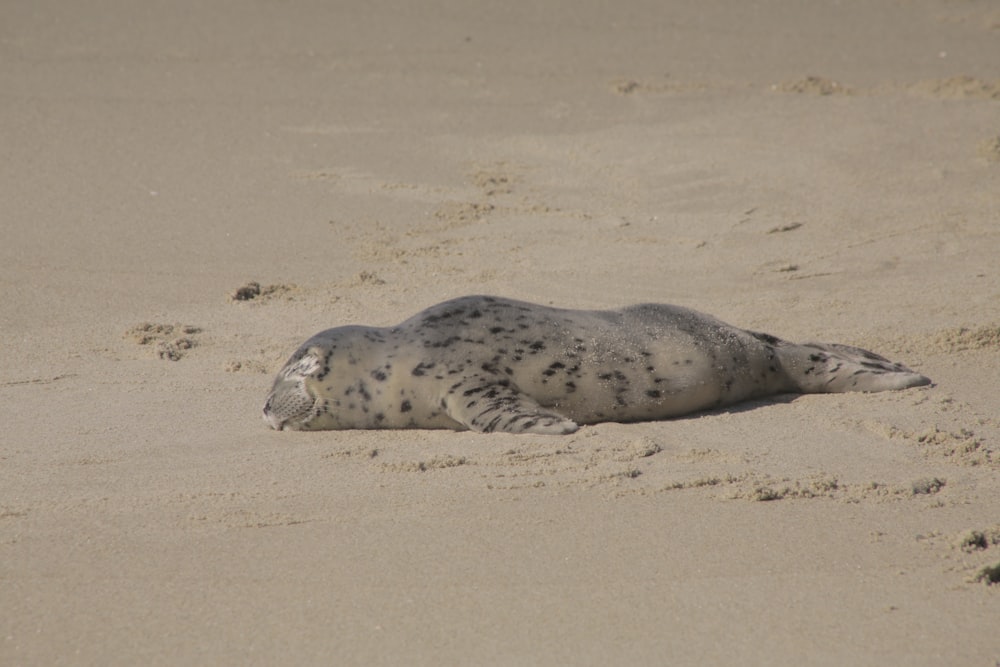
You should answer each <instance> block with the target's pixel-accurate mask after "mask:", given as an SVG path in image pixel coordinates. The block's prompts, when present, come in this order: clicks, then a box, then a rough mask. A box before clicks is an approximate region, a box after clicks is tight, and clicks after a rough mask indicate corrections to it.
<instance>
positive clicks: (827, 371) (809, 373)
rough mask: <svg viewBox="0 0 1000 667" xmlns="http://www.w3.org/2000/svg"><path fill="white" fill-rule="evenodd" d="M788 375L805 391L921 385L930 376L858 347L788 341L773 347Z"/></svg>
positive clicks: (874, 388)
mask: <svg viewBox="0 0 1000 667" xmlns="http://www.w3.org/2000/svg"><path fill="white" fill-rule="evenodd" d="M777 351H778V357H779V359H780V360H781V364H782V366H783V367H784V369H785V371H786V373H787V374H788V377H789V378H790V379H791V380H792V382H794V383H795V384H796V386H797V388H798V389H799V391H801V392H803V393H807V394H812V393H834V392H846V391H890V390H894V389H908V388H910V387H922V386H924V385H928V384H930V383H931V380H930V378H928V377H925V376H923V375H921V374H920V373H916V372H914V371H912V370H910V369H909V368H907V367H906V366H904V365H903V364H897V363H895V362H892V361H889V360H888V359H886V358H885V357H880V356H879V355H877V354H875V353H874V352H869V351H868V350H863V349H861V348H860V347H851V346H850V345H839V344H837V343H805V344H803V345H796V344H794V343H788V344H786V345H782V346H780V347H778V348H777Z"/></svg>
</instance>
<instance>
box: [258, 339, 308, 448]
mask: <svg viewBox="0 0 1000 667" xmlns="http://www.w3.org/2000/svg"><path fill="white" fill-rule="evenodd" d="M321 368H322V364H321V362H320V358H318V357H317V356H316V354H315V353H313V351H312V350H309V349H306V350H305V351H304V353H303V354H302V356H301V357H299V358H298V359H297V360H296V359H294V358H293V360H292V361H291V362H290V363H288V364H286V365H285V367H284V368H283V369H282V370H281V372H280V373H279V374H278V377H276V378H275V379H274V386H273V387H271V393H270V394H268V397H267V400H266V401H265V402H264V421H265V422H267V424H268V425H269V426H270V427H271V428H273V429H275V430H277V431H281V430H283V429H291V430H294V431H299V430H308V429H309V422H310V421H311V420H313V419H315V418H316V417H317V416H318V415H319V410H320V408H319V404H320V403H321V401H317V400H316V398H315V397H314V396H313V395H312V394H311V393H310V392H309V388H308V381H309V380H310V379H311V378H313V377H314V376H315V375H316V373H317V372H319V370H320V369H321Z"/></svg>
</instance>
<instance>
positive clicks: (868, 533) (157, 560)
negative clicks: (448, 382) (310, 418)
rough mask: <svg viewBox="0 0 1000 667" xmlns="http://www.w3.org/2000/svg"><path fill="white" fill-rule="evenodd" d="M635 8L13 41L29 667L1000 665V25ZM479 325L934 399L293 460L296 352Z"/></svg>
mask: <svg viewBox="0 0 1000 667" xmlns="http://www.w3.org/2000/svg"><path fill="white" fill-rule="evenodd" d="M333 5H343V6H333ZM606 5H607V6H606V7H602V6H599V5H598V4H596V3H575V2H569V1H568V0H564V1H562V2H542V3H541V4H539V3H498V2H466V1H463V0H431V1H429V2H421V3H415V2H407V1H404V0H390V1H388V2H372V3H360V2H358V3H347V2H343V3H322V2H306V1H303V2H298V1H296V2H254V3H240V2H213V3H201V2H180V3H137V2H124V1H123V0H106V1H100V0H85V1H83V2H77V3H68V2H56V1H54V0H48V1H43V2H32V3H27V2H25V3H6V4H5V6H4V7H3V8H0V54H2V58H0V98H2V100H3V104H2V105H0V137H2V144H0V145H2V146H3V153H4V157H3V160H2V162H0V175H2V176H0V188H2V192H0V194H2V201H3V213H2V217H0V230H2V237H0V241H2V242H0V287H2V296H0V335H2V348H0V350H2V352H0V401H2V404H3V406H4V410H3V414H4V422H5V424H4V434H3V436H2V438H0V605H2V609H3V615H2V621H0V623H2V627H0V630H2V634H0V664H4V665H8V664H9V665H55V664H74V665H75V664H95V665H97V664H100V665H109V664H121V665H135V664H147V665H152V664H194V663H200V664H234V665H235V664H240V665H247V664H304V663H316V664H368V665H372V664H385V665H398V664H426V665H440V664H510V665H513V664H518V665H523V664H595V665H596V664H602V665H603V664H692V663H700V664H741V665H752V664H775V665H799V664H828V665H842V664H853V665H887V664H906V665H910V666H913V665H940V664H955V665H959V664H961V665H992V664H994V662H995V661H998V660H1000V630H998V628H1000V586H998V585H988V582H989V581H990V580H991V579H995V578H996V577H995V576H994V575H995V573H996V565H997V564H998V563H1000V544H998V543H1000V538H997V539H994V538H995V537H996V536H997V535H998V534H1000V533H998V531H1000V420H998V415H1000V392H998V391H997V378H998V377H1000V269H998V266H1000V152H998V148H997V146H998V137H1000V11H998V10H997V7H996V4H995V3H993V2H990V1H988V0H979V1H974V0H970V1H963V2H949V1H946V0H911V1H909V2H879V3H872V2H866V1H862V0H846V1H844V2H840V3H797V2H792V1H791V0H783V1H777V0H775V1H771V0H766V1H763V2H754V3H748V2H740V1H737V0H719V1H717V2H702V1H701V0H698V1H697V2H696V1H694V0H692V1H690V2H675V3H663V2H653V1H649V0H625V1H623V2H617V3H606ZM805 5H808V7H809V9H803V6H805ZM668 6H669V8H666V7H668ZM251 281H255V282H257V283H258V287H256V288H254V287H252V286H249V287H248V285H249V283H250V282H251ZM240 288H246V289H244V290H243V291H242V292H240V294H239V296H240V297H241V298H239V299H234V298H232V297H233V296H234V295H236V294H237V292H238V291H239V290H240ZM466 293H494V294H501V295H505V296H511V297H516V298H522V299H528V300H534V301H539V302H542V303H553V304H557V305H560V306H566V307H582V308H583V307H612V306H619V305H623V304H625V303H630V302H636V301H644V300H653V301H664V302H673V303H678V304H682V305H686V306H691V307H695V308H698V309H701V310H704V311H707V312H711V313H713V314H715V315H717V316H719V317H721V318H723V319H726V320H728V321H730V322H732V323H734V324H737V325H741V326H746V327H752V328H755V329H760V330H766V331H769V332H772V333H775V334H778V335H781V336H785V337H788V338H791V339H810V338H812V339H820V340H833V341H839V342H845V343H852V344H855V345H861V346H865V347H871V348H873V349H876V350H877V351H879V352H881V353H883V354H886V355H887V356H891V357H895V358H898V359H899V360H901V361H904V362H906V363H908V364H910V365H911V366H913V367H914V368H916V369H918V370H919V371H921V372H923V373H925V374H927V375H929V376H931V377H932V378H933V379H934V380H935V381H936V385H935V386H933V387H930V388H926V389H919V390H912V391H907V392H902V393H888V394H877V395H861V394H857V395H834V396H808V397H800V398H795V399H794V400H791V399H790V398H787V397H786V398H780V399H778V400H773V401H762V402H759V403H756V404H753V405H751V406H747V407H746V409H737V410H732V411H723V412H717V413H710V414H704V415H697V416H693V417H691V418H687V419H679V420H675V421H670V422H660V423H648V424H633V425H619V424H601V425H597V426H591V427H586V428H584V429H582V430H581V431H580V432H579V433H577V434H575V435H573V436H568V437H565V438H544V437H514V436H507V435H503V434H500V435H491V436H482V435H474V434H469V433H452V432H426V431H410V432H340V433H334V432H328V433H288V432H285V433H278V432H274V431H270V430H268V429H267V428H265V426H264V424H263V423H262V421H261V420H260V417H259V409H260V405H261V402H262V400H263V398H264V395H265V393H266V391H267V389H268V387H269V384H270V380H271V374H272V373H273V372H274V371H276V370H277V369H278V368H279V367H280V365H281V364H282V363H283V361H284V359H285V357H286V356H287V355H288V354H289V353H290V352H291V350H292V349H294V347H295V346H296V345H297V344H298V343H299V342H300V341H301V340H302V339H304V338H305V337H306V336H308V335H310V334H312V333H314V332H315V331H317V330H319V329H323V328H326V327H329V326H334V325H337V324H344V323H351V322H356V323H366V324H373V325H385V324H390V323H394V322H396V321H399V320H401V319H402V318H403V317H404V316H406V315H409V314H411V313H413V312H415V311H417V310H419V309H421V308H424V307H425V306H427V305H430V304H432V303H435V302H437V301H440V300H443V299H445V298H449V297H453V296H457V295H461V294H466ZM251 297H252V298H251ZM991 573H992V574H991Z"/></svg>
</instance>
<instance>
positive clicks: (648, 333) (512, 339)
mask: <svg viewBox="0 0 1000 667" xmlns="http://www.w3.org/2000/svg"><path fill="white" fill-rule="evenodd" d="M929 383H930V379H928V378H926V377H924V376H923V375H920V374H919V373H915V372H913V371H911V370H910V369H909V368H907V367H906V366H903V365H901V364H897V363H893V362H891V361H889V360H888V359H885V358H884V357H880V356H878V355H877V354H874V353H872V352H868V351H867V350H862V349H860V348H856V347H850V346H847V345H837V344H830V343H805V344H801V345H799V344H796V343H790V342H788V341H784V340H781V339H780V338H776V337H774V336H771V335H768V334H763V333H757V332H753V331H747V330H744V329H738V328H736V327H733V326H730V325H728V324H726V323H724V322H722V321H720V320H717V319H715V318H714V317H712V316H710V315H705V314H703V313H699V312H697V311H694V310H689V309H687V308H682V307H679V306H669V305H663V304H654V303H647V304H640V305H636V306H629V307H627V308H623V309H621V310H565V309H561V308H551V307H548V306H541V305H536V304H532V303H526V302H523V301H514V300H511V299H504V298H500V297H493V296H466V297H461V298H457V299H453V300H451V301H446V302H444V303H440V304H437V305H435V306H431V307H430V308H427V309H426V310H424V311H422V312H420V313H417V314H416V315H414V316H413V317H411V318H410V319H408V320H406V321H405V322H403V323H402V324H399V325H397V326H394V327H386V328H379V327H365V326H345V327H337V328H335V329H328V330H326V331H322V332H320V333H318V334H316V335H315V336H313V337H312V338H310V339H309V340H307V341H306V342H305V343H303V344H302V346H301V347H300V348H299V349H298V350H297V351H296V352H295V353H294V354H293V355H292V356H291V358H290V359H289V360H288V362H287V363H286V364H285V366H284V368H282V370H281V371H280V372H279V373H278V376H277V378H276V379H275V381H274V386H273V387H272V389H271V393H270V395H269V396H268V397H267V401H266V402H265V403H264V420H265V421H266V422H267V423H268V424H269V425H270V426H271V427H272V428H275V429H278V430H281V429H294V430H322V429H375V428H427V429H430V428H450V429H456V430H464V429H468V430H472V431H478V432H490V431H503V432H507V433H536V434H550V435H552V434H567V433H573V432H574V431H576V430H577V429H578V428H579V425H580V424H593V423H596V422H604V421H614V422H631V421H646V420H655V419H666V418H669V417H676V416H679V415H684V414H687V413H690V412H695V411H698V410H705V409H710V408H718V407H722V406H727V405H732V404H734V403H738V402H740V401H745V400H748V399H753V398H760V397H762V396H769V395H772V394H783V393H820V392H845V391H885V390H889V389H906V388H908V387H918V386H921V385H926V384H929Z"/></svg>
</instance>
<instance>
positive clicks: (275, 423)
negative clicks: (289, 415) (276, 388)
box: [262, 393, 285, 431]
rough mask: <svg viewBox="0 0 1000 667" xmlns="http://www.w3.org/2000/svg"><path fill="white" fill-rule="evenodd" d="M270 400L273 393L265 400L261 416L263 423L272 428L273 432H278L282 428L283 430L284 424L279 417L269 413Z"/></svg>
mask: <svg viewBox="0 0 1000 667" xmlns="http://www.w3.org/2000/svg"><path fill="white" fill-rule="evenodd" d="M272 398H274V394H273V393H272V394H271V395H269V396H268V397H267V400H266V401H265V402H264V409H263V410H262V416H263V417H264V422H265V423H266V424H267V425H268V426H270V427H271V428H273V429H274V430H275V431H280V430H281V429H282V428H284V426H285V422H283V421H282V420H281V419H280V418H279V417H277V416H276V415H275V414H274V413H273V412H272V411H271V399H272Z"/></svg>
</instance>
